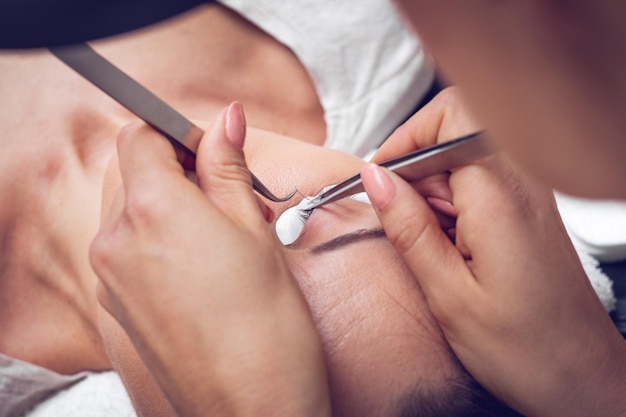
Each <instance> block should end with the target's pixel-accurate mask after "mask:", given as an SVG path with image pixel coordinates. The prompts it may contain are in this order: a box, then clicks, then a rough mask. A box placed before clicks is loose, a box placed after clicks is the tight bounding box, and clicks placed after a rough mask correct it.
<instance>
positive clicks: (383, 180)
mask: <svg viewBox="0 0 626 417" xmlns="http://www.w3.org/2000/svg"><path fill="white" fill-rule="evenodd" d="M361 178H362V179H363V185H364V186H365V190H366V191H367V194H368V195H369V197H370V200H371V201H372V204H373V205H374V207H376V208H377V209H378V210H383V209H384V208H385V207H387V205H388V204H389V203H390V202H391V200H393V197H394V196H395V194H396V187H395V185H393V182H391V178H389V175H388V174H387V173H386V172H385V170H384V169H382V168H381V167H379V166H378V165H376V164H367V165H365V167H364V168H363V170H362V171H361Z"/></svg>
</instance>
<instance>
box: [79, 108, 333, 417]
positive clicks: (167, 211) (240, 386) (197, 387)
mask: <svg viewBox="0 0 626 417" xmlns="http://www.w3.org/2000/svg"><path fill="white" fill-rule="evenodd" d="M244 137H245V122H244V118H243V113H242V110H241V106H240V105H239V104H238V103H234V104H232V105H231V106H230V107H229V109H228V110H227V111H225V112H222V113H221V114H220V115H219V116H218V117H217V119H216V120H215V121H214V123H213V125H212V126H211V127H210V129H208V131H207V133H206V134H205V136H204V138H203V139H202V142H201V144H200V147H199V149H198V155H197V161H198V162H197V176H198V183H199V186H197V185H195V184H194V183H192V182H191V181H190V180H188V179H187V178H186V177H185V174H184V172H183V169H182V168H181V165H180V163H179V162H178V161H177V159H176V155H175V153H174V151H173V148H172V146H171V145H170V144H169V143H168V142H167V141H166V140H165V139H164V138H163V137H162V136H160V135H159V134H157V133H156V132H155V131H153V130H152V129H151V128H149V127H148V126H146V125H143V124H133V125H131V126H130V127H127V128H125V129H124V130H123V131H122V133H121V134H120V136H119V139H118V154H119V169H120V172H121V178H122V180H123V187H122V189H121V190H120V191H119V192H118V193H117V196H116V198H115V201H113V204H112V208H111V210H110V213H109V215H108V217H107V218H106V220H104V222H103V224H102V227H101V230H100V231H99V233H98V235H97V237H96V238H95V240H94V242H93V244H92V246H91V253H90V256H91V262H92V265H93V267H94V269H95V271H96V273H97V274H98V276H99V278H100V284H101V285H100V288H99V299H100V302H101V304H102V305H103V306H104V307H105V309H106V310H108V312H110V313H111V314H112V315H113V316H114V317H115V318H116V319H117V320H118V321H119V323H120V324H121V325H122V327H124V329H125V330H126V332H127V333H128V335H129V336H130V338H131V340H132V342H133V344H134V345H135V347H136V349H137V351H138V352H139V354H140V356H141V357H142V359H143V361H144V362H145V363H146V365H147V366H148V368H149V369H150V370H151V372H152V374H153V375H154V377H155V379H156V380H157V382H158V383H159V385H160V386H161V389H162V390H163V391H164V392H165V393H166V396H167V397H168V399H169V400H170V402H171V403H172V404H173V406H174V408H175V409H176V411H177V412H178V414H179V415H181V416H206V415H209V416H248V415H254V416H265V415H267V416H280V415H284V416H306V415H311V416H313V415H314V416H324V415H330V406H329V400H328V392H327V385H326V384H327V383H326V374H325V368H324V363H323V357H322V350H321V346H320V342H319V339H318V336H317V333H316V332H315V330H314V327H313V323H312V320H311V317H310V313H309V310H308V307H307V304H306V303H305V301H304V299H303V297H302V296H301V294H300V292H299V289H298V286H297V284H296V283H295V281H294V280H293V278H292V276H291V274H290V272H289V271H288V269H287V267H286V266H285V262H284V261H283V258H282V255H281V251H280V250H279V243H278V242H277V240H276V238H275V236H274V233H273V232H272V230H271V228H270V226H269V224H268V221H267V220H268V218H269V217H271V215H270V214H269V211H268V209H267V208H266V207H265V205H264V204H263V203H261V202H260V201H259V199H258V198H257V197H256V196H255V194H254V193H253V191H252V187H251V182H250V175H249V171H248V169H247V167H246V163H245V160H244V155H243V151H242V146H243V141H244Z"/></svg>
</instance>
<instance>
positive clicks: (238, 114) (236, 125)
mask: <svg viewBox="0 0 626 417" xmlns="http://www.w3.org/2000/svg"><path fill="white" fill-rule="evenodd" d="M226 136H227V137H228V140H230V141H231V143H233V144H234V145H236V146H239V147H240V148H243V143H244V141H245V139H246V117H245V116H244V114H243V106H242V105H241V103H239V102H238V101H234V102H232V103H231V104H230V106H228V110H227V111H226Z"/></svg>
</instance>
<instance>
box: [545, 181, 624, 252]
mask: <svg viewBox="0 0 626 417" xmlns="http://www.w3.org/2000/svg"><path fill="white" fill-rule="evenodd" d="M555 196H556V201H557V204H558V207H559V212H560V213H561V217H562V218H563V223H564V224H565V227H566V228H567V231H568V232H569V234H570V236H571V237H572V240H573V241H574V244H575V245H576V246H578V247H579V248H581V249H583V250H585V251H586V252H587V253H589V254H590V255H592V256H594V257H595V258H597V259H599V260H601V261H605V262H613V261H621V260H624V259H626V202H625V201H617V200H588V199H583V198H576V197H572V196H568V195H565V194H561V193H555Z"/></svg>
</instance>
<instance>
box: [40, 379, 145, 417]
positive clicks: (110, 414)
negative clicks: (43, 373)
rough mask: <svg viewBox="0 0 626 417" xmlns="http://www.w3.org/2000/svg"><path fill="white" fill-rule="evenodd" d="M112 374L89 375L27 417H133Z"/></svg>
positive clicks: (120, 387) (125, 393)
mask: <svg viewBox="0 0 626 417" xmlns="http://www.w3.org/2000/svg"><path fill="white" fill-rule="evenodd" d="M136 415H137V414H136V413H135V410H134V409H133V406H132V403H131V402H130V398H129V397H128V393H127V392H126V389H125V388H124V385H123V384H122V381H121V379H120V377H119V375H118V374H117V373H115V372H112V371H110V372H102V373H97V374H90V375H89V376H87V378H85V379H83V380H82V381H80V382H78V383H77V384H75V385H73V386H71V387H70V388H67V389H65V390H62V391H60V392H58V393H57V394H56V395H54V397H51V398H49V399H47V400H46V401H44V402H42V403H41V404H39V405H38V406H37V407H35V408H34V409H33V410H32V411H31V412H30V413H29V414H28V417H136Z"/></svg>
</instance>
